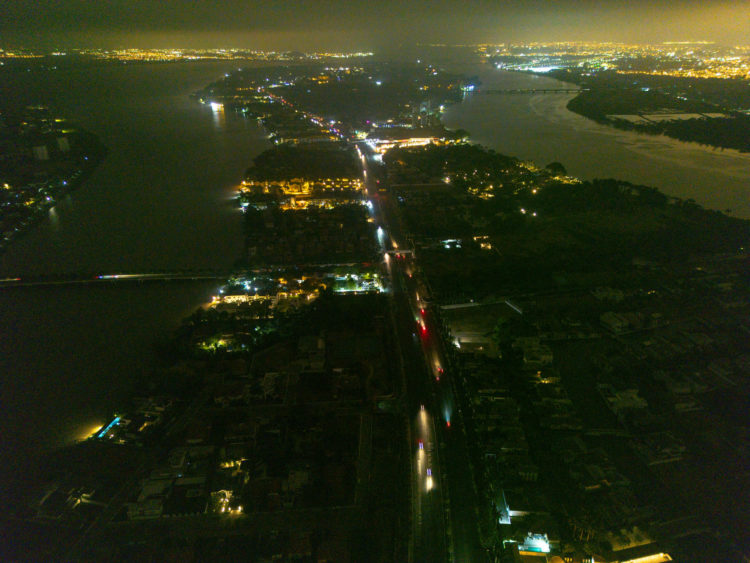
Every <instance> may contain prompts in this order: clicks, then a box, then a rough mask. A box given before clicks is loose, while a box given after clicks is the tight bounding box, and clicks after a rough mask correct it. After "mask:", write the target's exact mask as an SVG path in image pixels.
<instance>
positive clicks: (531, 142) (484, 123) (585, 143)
mask: <svg viewBox="0 0 750 563" xmlns="http://www.w3.org/2000/svg"><path fill="white" fill-rule="evenodd" d="M467 74H469V75H471V76H474V75H478V76H479V79H480V81H481V87H480V89H481V90H503V89H505V90H508V89H533V88H537V89H539V88H561V87H563V88H565V87H575V86H572V85H569V84H564V83H562V82H559V81H557V80H553V79H550V78H546V77H543V76H535V75H531V74H525V73H517V72H508V71H501V70H496V69H494V68H493V67H491V66H489V65H483V66H475V67H473V68H472V69H471V70H470V71H469V72H468V73H467ZM574 96H575V94H482V93H477V94H471V95H469V96H468V97H467V98H466V99H465V100H464V102H463V103H461V104H458V105H454V106H452V107H450V108H448V111H447V112H446V114H445V116H444V118H443V122H444V123H445V124H446V126H447V127H450V128H462V129H466V130H467V131H469V133H470V135H471V139H472V140H473V141H476V142H478V143H481V144H483V145H486V146H488V147H490V148H493V149H495V150H496V151H498V152H500V153H503V154H507V155H511V156H516V157H518V158H520V159H522V160H533V161H535V162H536V163H537V164H539V165H542V166H543V165H546V164H549V163H550V162H553V161H557V162H561V163H562V164H563V165H564V166H565V167H566V169H567V170H568V173H569V174H571V175H573V176H578V177H579V178H584V179H593V178H619V179H622V180H627V181H629V182H633V183H635V184H645V185H648V186H653V187H656V188H659V189H660V190H661V191H663V192H664V193H666V194H668V195H671V196H676V197H680V198H682V199H688V198H692V199H694V200H695V201H696V202H698V203H699V204H701V205H703V206H704V207H708V208H711V209H718V210H721V211H727V210H731V214H732V215H734V216H736V217H744V218H750V153H744V154H743V153H740V152H738V151H735V150H729V149H727V150H718V149H712V148H709V147H703V146H701V145H698V144H696V143H683V142H681V141H677V140H675V139H670V138H669V137H664V136H653V135H643V134H638V133H634V132H630V131H621V130H618V129H614V128H612V127H608V126H606V125H599V124H598V123H595V122H594V121H591V120H590V119H587V118H585V117H582V116H580V115H578V114H575V113H572V112H570V111H568V110H567V109H566V108H565V106H566V104H567V103H568V101H569V100H570V99H571V98H573V97H574Z"/></svg>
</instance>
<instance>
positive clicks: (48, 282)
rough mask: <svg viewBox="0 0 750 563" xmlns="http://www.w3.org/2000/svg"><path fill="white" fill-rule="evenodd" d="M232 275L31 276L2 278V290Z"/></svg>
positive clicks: (210, 278) (196, 273)
mask: <svg viewBox="0 0 750 563" xmlns="http://www.w3.org/2000/svg"><path fill="white" fill-rule="evenodd" d="M231 275H232V273H231V272H229V271H221V272H219V271H205V270H200V271H195V272H192V271H182V272H156V273H140V274H97V275H88V274H69V275H60V276H31V277H25V278H0V289H8V288H20V287H44V286H60V285H89V284H105V283H128V282H129V283H133V282H138V283H144V282H167V281H206V280H220V281H224V280H226V279H227V278H229V277H230V276H231Z"/></svg>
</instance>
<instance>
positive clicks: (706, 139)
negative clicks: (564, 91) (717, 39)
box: [549, 70, 750, 152]
mask: <svg viewBox="0 0 750 563" xmlns="http://www.w3.org/2000/svg"><path fill="white" fill-rule="evenodd" d="M549 74H550V75H551V76H553V77H554V78H558V79H560V80H565V81H568V82H574V83H576V84H580V85H581V86H583V87H585V88H588V90H586V91H583V92H581V93H580V94H579V95H578V96H576V97H575V98H573V99H572V100H571V101H570V102H569V103H568V106H567V107H568V109H569V110H570V111H573V112H575V113H578V114H580V115H583V116H585V117H588V118H590V119H593V120H594V121H597V122H599V123H605V124H608V125H612V126H614V127H617V128H619V129H626V130H632V131H638V132H640V133H649V134H656V135H659V134H664V135H667V136H669V137H672V138H675V139H679V140H681V141H690V142H695V143H701V144H705V145H710V146H713V147H720V148H732V149H737V150H740V151H743V152H747V151H750V116H747V115H745V114H742V113H739V112H736V111H733V108H736V107H750V85H748V84H747V82H746V81H743V80H720V79H691V78H674V77H663V76H651V75H638V76H635V77H634V76H632V75H618V74H615V73H599V74H597V75H594V76H585V75H583V74H582V73H580V72H576V71H570V70H556V71H552V72H550V73H549ZM653 112H656V113H658V112H661V113H666V112H673V113H725V114H727V117H723V118H712V119H708V118H695V119H686V120H673V121H658V122H656V121H655V122H652V123H648V122H638V123H633V122H631V121H628V120H625V119H617V118H613V117H611V116H613V115H639V114H648V113H653Z"/></svg>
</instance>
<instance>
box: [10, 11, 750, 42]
mask: <svg viewBox="0 0 750 563" xmlns="http://www.w3.org/2000/svg"><path fill="white" fill-rule="evenodd" d="M747 29H750V2H748V1H745V0H743V1H741V2H728V1H726V0H714V1H708V2H697V1H695V0H675V1H671V2H667V1H663V0H655V1H652V2H646V1H643V0H636V1H634V2H628V3H627V5H624V4H623V3H621V2H617V1H615V0H600V1H592V0H580V1H573V0H561V1H559V2H555V3H551V2H543V1H541V0H529V1H520V0H517V1H507V2H499V3H498V2H477V3H475V4H471V5H467V4H465V3H461V2H455V1H452V0H442V1H439V2H425V1H421V0H420V1H418V2H410V3H408V4H405V3H402V2H395V1H392V0H385V1H383V2H378V3H372V2H362V1H351V2H344V1H342V0H324V1H318V2H315V1H311V0H302V1H299V2H295V3H294V4H293V5H289V4H286V3H285V4H284V5H278V4H276V5H269V3H266V2H259V1H249V2H248V1H239V0H229V1H227V2H222V3H216V2H209V1H206V0H195V1H190V2H186V1H185V0H174V1H171V2H169V3H163V2H152V1H150V0H146V1H142V2H131V1H129V0H102V1H100V2H96V3H93V2H87V1H85V0H71V1H68V2H64V3H63V2H57V1H55V0H37V1H32V0H18V1H16V2H12V3H6V4H5V6H3V7H2V8H0V46H2V47H5V48H14V47H15V48H19V47H25V48H42V47H43V48H74V47H102V48H118V47H133V48H170V47H179V48H247V49H258V50H325V49H330V50H383V49H394V48H395V49H397V48H399V47H400V46H401V45H407V44H414V43H448V44H477V43H503V42H524V41H549V42H554V41H613V42H625V43H661V42H665V41H713V42H716V43H718V44H723V45H729V46H731V45H735V44H738V43H741V42H745V43H746V42H747V39H746V37H747V33H746V32H747Z"/></svg>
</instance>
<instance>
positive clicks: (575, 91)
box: [478, 88, 588, 94]
mask: <svg viewBox="0 0 750 563" xmlns="http://www.w3.org/2000/svg"><path fill="white" fill-rule="evenodd" d="M587 91H588V88H512V89H506V90H479V92H478V93H479V94H578V93H580V92H587Z"/></svg>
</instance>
